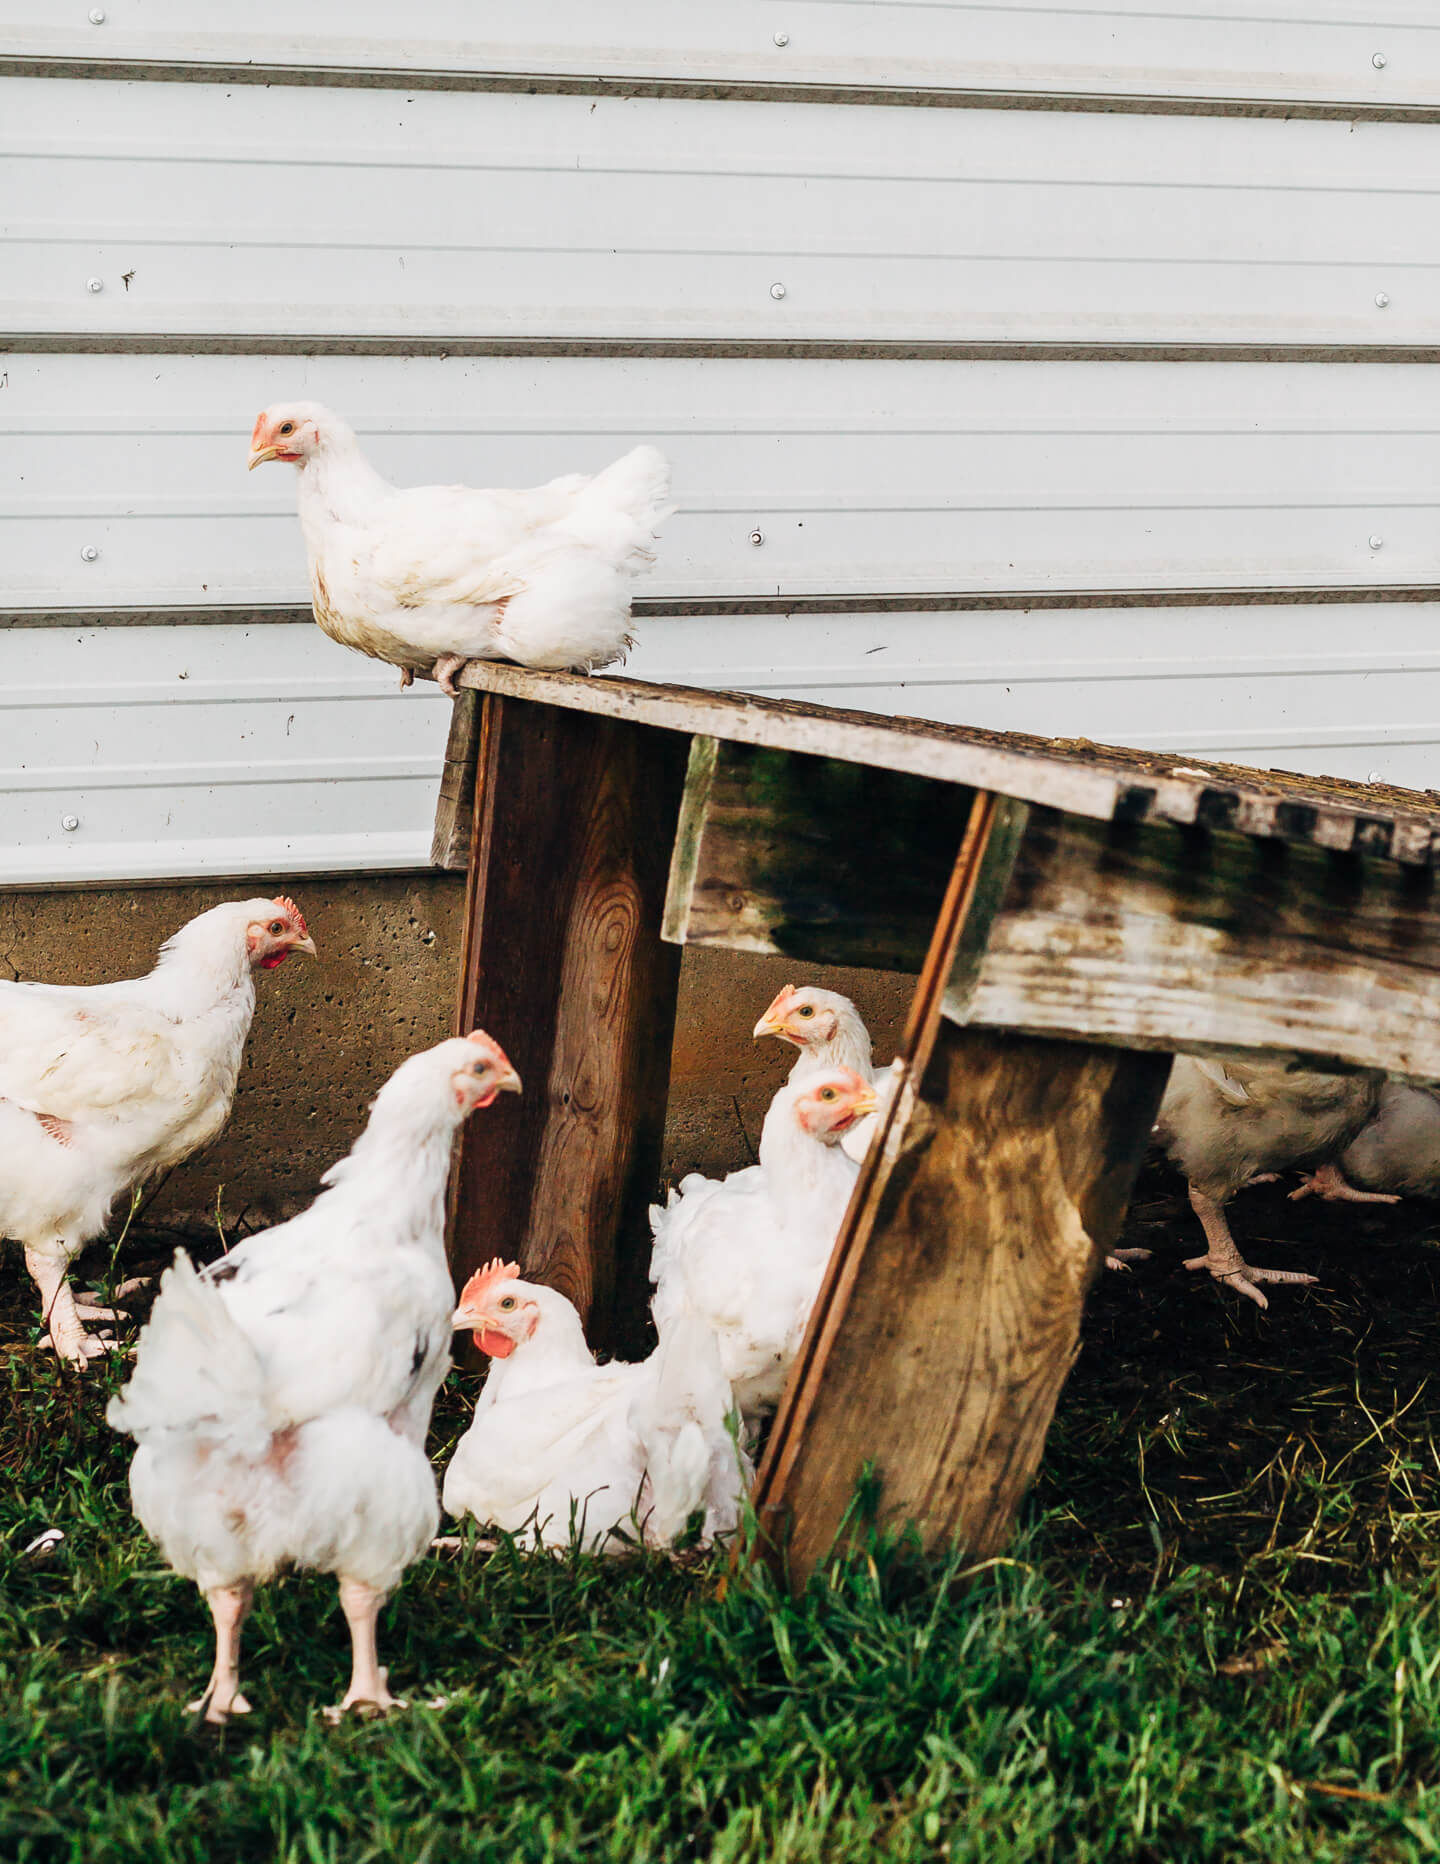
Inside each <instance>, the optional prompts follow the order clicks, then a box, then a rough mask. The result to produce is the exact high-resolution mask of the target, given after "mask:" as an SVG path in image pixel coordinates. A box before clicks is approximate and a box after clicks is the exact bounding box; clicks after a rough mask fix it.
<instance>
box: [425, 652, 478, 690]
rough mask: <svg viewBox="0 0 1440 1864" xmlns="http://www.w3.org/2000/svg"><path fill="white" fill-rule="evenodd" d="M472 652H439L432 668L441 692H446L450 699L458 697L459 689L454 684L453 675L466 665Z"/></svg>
mask: <svg viewBox="0 0 1440 1864" xmlns="http://www.w3.org/2000/svg"><path fill="white" fill-rule="evenodd" d="M472 659H474V655H473V654H440V655H439V656H438V657H437V658H436V661H435V665H434V667H433V669H432V671H433V672H434V675H435V678H436V680H437V681H438V682H439V686H440V690H441V692H442V693H448V694H449V695H450V697H451V698H452V699H458V698H459V697H460V689H459V687H457V686H456V684H455V675H456V674H457V673H458V672H459V671H460V669H461V668H462V667H468V666H469V664H470V662H471V660H472Z"/></svg>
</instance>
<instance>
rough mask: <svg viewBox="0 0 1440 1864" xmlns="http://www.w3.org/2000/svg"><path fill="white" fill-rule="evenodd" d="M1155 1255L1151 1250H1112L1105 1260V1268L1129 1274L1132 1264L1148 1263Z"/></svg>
mask: <svg viewBox="0 0 1440 1864" xmlns="http://www.w3.org/2000/svg"><path fill="white" fill-rule="evenodd" d="M1153 1254H1154V1251H1153V1250H1150V1249H1112V1250H1111V1251H1110V1253H1109V1255H1108V1256H1106V1258H1105V1266H1106V1268H1107V1269H1117V1270H1119V1271H1120V1272H1121V1273H1128V1272H1129V1268H1130V1264H1131V1263H1132V1262H1148V1261H1149V1260H1150V1257H1151V1256H1152V1255H1153Z"/></svg>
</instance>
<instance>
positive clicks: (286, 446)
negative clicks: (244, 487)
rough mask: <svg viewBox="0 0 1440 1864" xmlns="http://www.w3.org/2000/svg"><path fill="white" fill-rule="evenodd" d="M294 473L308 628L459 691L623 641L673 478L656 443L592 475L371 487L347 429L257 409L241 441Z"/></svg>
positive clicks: (302, 405) (325, 413)
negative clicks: (470, 676)
mask: <svg viewBox="0 0 1440 1864" xmlns="http://www.w3.org/2000/svg"><path fill="white" fill-rule="evenodd" d="M266 460H284V461H287V462H288V463H290V464H291V465H294V466H297V467H298V468H299V473H298V480H299V490H300V525H301V529H302V530H303V531H304V533H305V547H306V550H307V552H308V554H309V558H310V589H311V596H312V599H313V604H314V609H315V619H316V621H317V622H319V624H320V626H321V627H322V628H323V629H324V630H325V632H326V634H328V635H330V636H331V638H332V639H333V640H336V641H339V642H341V643H342V644H343V645H344V646H346V647H354V648H358V649H359V650H360V652H361V653H362V654H369V655H370V656H371V658H372V659H375V660H388V661H390V662H391V663H392V664H393V665H394V666H397V667H399V668H400V669H401V677H400V684H401V685H402V686H408V685H409V684H410V682H411V679H412V677H413V676H414V674H415V673H417V672H423V673H429V672H432V671H433V673H434V676H435V678H436V679H437V680H438V681H439V682H440V685H441V687H442V689H443V690H444V691H445V692H447V693H451V694H453V693H454V692H455V675H456V673H458V672H459V670H460V668H461V667H463V666H464V665H465V663H466V661H468V660H514V661H518V662H519V663H520V665H521V666H524V667H548V668H551V669H556V670H564V669H567V668H568V669H573V670H576V671H580V672H585V673H588V672H591V671H592V670H593V669H594V668H596V667H604V666H609V665H610V664H611V663H612V662H613V661H616V660H623V659H624V657H625V650H626V648H627V647H629V646H630V645H631V641H630V636H629V632H628V630H629V623H630V581H631V578H632V576H633V575H634V574H635V573H636V571H637V570H639V569H641V568H642V567H643V566H644V565H646V564H648V563H649V562H651V561H652V560H653V557H654V552H653V549H652V548H651V546H652V545H653V543H654V540H655V532H656V530H657V528H658V527H659V525H660V524H661V523H662V521H663V520H664V519H665V518H666V517H668V516H669V514H670V512H671V510H672V509H673V507H672V506H671V505H670V504H669V503H668V500H669V494H670V469H669V467H668V466H667V464H666V462H665V458H664V456H663V455H662V454H661V453H659V452H657V451H656V449H655V448H654V447H648V446H642V447H633V448H632V449H631V450H630V452H628V453H627V454H625V455H624V456H623V457H622V458H621V459H618V460H616V461H615V462H614V463H613V464H612V465H610V466H607V467H606V468H605V469H604V471H603V472H599V473H596V474H595V475H594V477H593V478H590V477H586V475H584V474H583V473H568V474H566V475H565V476H564V477H563V478H560V479H551V480H550V481H549V482H548V483H547V484H545V485H537V486H532V487H529V488H527V489H525V490H523V491H507V490H495V491H481V490H479V489H477V488H474V487H471V486H466V485H420V486H410V487H406V488H401V487H398V486H393V485H390V484H388V483H387V482H386V481H385V480H384V479H382V478H381V477H380V475H379V473H377V472H376V471H375V469H374V467H372V466H371V465H370V464H369V462H368V461H367V460H366V458H365V456H364V454H363V453H362V452H361V451H360V445H359V442H358V441H357V440H356V438H355V436H354V434H353V433H352V432H351V431H350V429H349V428H348V427H347V426H346V425H345V423H344V421H342V420H341V419H340V417H339V416H338V415H336V414H332V413H331V412H330V410H329V409H328V408H323V407H321V406H320V404H319V403H318V402H314V401H295V402H286V403H282V404H278V405H277V406H275V407H272V408H266V409H265V411H264V412H263V413H262V414H261V415H260V416H259V418H258V419H257V420H256V422H255V430H254V433H253V434H252V436H251V443H250V465H251V468H252V469H253V468H254V467H256V466H259V465H262V464H263V463H264V462H265V461H266Z"/></svg>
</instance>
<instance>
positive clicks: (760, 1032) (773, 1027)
mask: <svg viewBox="0 0 1440 1864" xmlns="http://www.w3.org/2000/svg"><path fill="white" fill-rule="evenodd" d="M750 1033H751V1036H752V1037H753V1038H754V1040H755V1041H756V1042H758V1041H759V1040H760V1038H761V1036H782V1035H784V1033H785V1025H784V1024H783V1023H782V1022H780V1021H778V1020H777V1019H776V1018H775V1017H773V1016H762V1017H761V1018H760V1020H759V1022H758V1023H756V1025H755V1027H754V1029H752V1030H751V1032H750Z"/></svg>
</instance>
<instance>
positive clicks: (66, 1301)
mask: <svg viewBox="0 0 1440 1864" xmlns="http://www.w3.org/2000/svg"><path fill="white" fill-rule="evenodd" d="M25 1267H26V1268H27V1269H28V1270H29V1271H30V1279H31V1281H33V1282H34V1284H35V1286H36V1287H37V1288H38V1289H39V1290H40V1309H41V1312H42V1313H43V1314H44V1316H45V1324H46V1326H47V1327H48V1328H49V1329H50V1334H49V1340H50V1345H51V1347H52V1349H53V1350H54V1353H55V1356H56V1358H57V1359H62V1360H64V1362H65V1363H66V1364H67V1365H71V1366H78V1367H81V1368H83V1367H85V1366H86V1365H88V1364H89V1362H90V1361H91V1360H92V1359H98V1358H100V1357H101V1355H102V1354H104V1353H105V1352H107V1351H108V1350H109V1348H108V1347H107V1345H106V1343H105V1341H104V1340H97V1339H96V1338H95V1336H94V1335H93V1334H90V1333H87V1332H86V1331H85V1326H84V1321H83V1320H82V1318H81V1316H82V1314H85V1315H87V1316H88V1317H89V1318H90V1319H92V1320H94V1319H99V1318H101V1317H102V1315H101V1311H100V1310H99V1309H96V1308H88V1309H81V1308H78V1307H77V1306H76V1305H75V1291H74V1289H73V1288H72V1287H71V1286H70V1282H69V1279H68V1277H67V1275H66V1264H65V1262H64V1261H60V1260H57V1259H56V1258H55V1257H54V1256H53V1255H51V1254H50V1253H49V1251H48V1250H44V1249H27V1250H26V1251H25Z"/></svg>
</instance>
